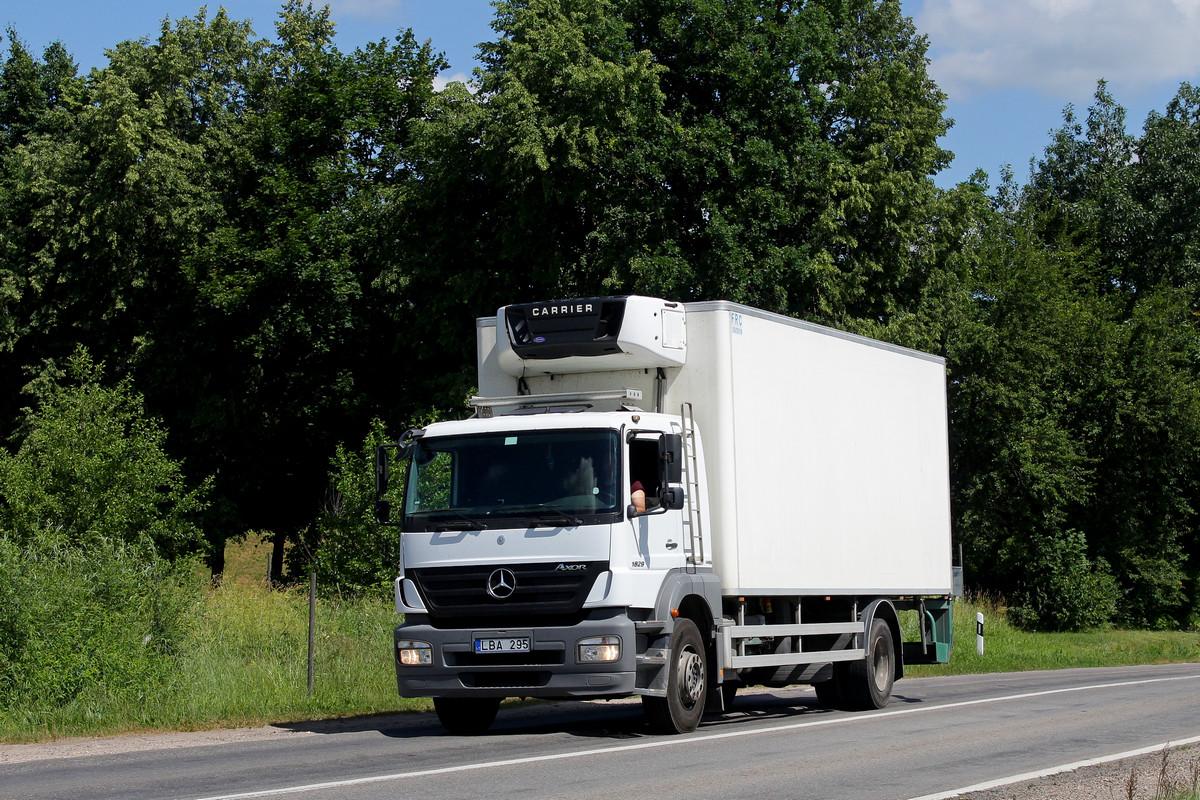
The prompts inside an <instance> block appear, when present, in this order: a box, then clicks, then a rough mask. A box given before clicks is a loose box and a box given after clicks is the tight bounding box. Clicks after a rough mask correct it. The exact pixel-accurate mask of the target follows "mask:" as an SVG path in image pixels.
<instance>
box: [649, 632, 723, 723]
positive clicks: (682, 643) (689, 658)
mask: <svg viewBox="0 0 1200 800" xmlns="http://www.w3.org/2000/svg"><path fill="white" fill-rule="evenodd" d="M670 648H671V655H670V661H669V662H668V664H667V696H666V697H649V696H646V695H643V696H642V709H643V710H644V711H645V714H646V721H647V722H649V723H650V727H651V728H653V729H654V730H655V731H657V732H659V733H689V732H691V731H694V730H696V726H698V725H699V724H700V718H701V717H702V716H704V701H705V697H706V695H707V693H708V659H707V657H706V656H705V651H704V640H703V639H702V638H701V637H700V630H699V629H698V628H697V627H696V623H694V622H692V621H691V620H690V619H679V620H676V622H675V630H674V631H672V632H671V642H670Z"/></svg>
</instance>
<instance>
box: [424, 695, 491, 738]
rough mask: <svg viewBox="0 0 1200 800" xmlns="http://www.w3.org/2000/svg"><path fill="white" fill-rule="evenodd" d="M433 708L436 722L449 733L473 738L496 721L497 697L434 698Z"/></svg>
mask: <svg viewBox="0 0 1200 800" xmlns="http://www.w3.org/2000/svg"><path fill="white" fill-rule="evenodd" d="M433 708H434V710H435V711H437V716H438V722H440V723H442V727H443V728H445V729H446V730H448V731H449V732H450V733H453V734H457V735H460V736H474V735H476V734H480V733H483V732H484V731H486V730H487V729H488V728H490V727H491V726H492V723H493V722H494V721H495V720H496V712H497V711H499V710H500V698H499V697H435V698H433Z"/></svg>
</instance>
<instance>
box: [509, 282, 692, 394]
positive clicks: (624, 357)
mask: <svg viewBox="0 0 1200 800" xmlns="http://www.w3.org/2000/svg"><path fill="white" fill-rule="evenodd" d="M501 330H503V331H505V332H506V333H507V336H500V335H497V337H496V340H497V341H496V347H497V350H498V353H497V355H498V361H499V365H500V368H501V369H502V370H503V371H504V372H506V373H507V374H509V375H512V376H513V377H516V378H519V377H522V376H526V375H535V374H540V373H551V374H557V375H562V374H566V373H574V372H607V371H612V370H624V369H643V368H645V369H653V368H656V367H679V366H682V365H683V363H684V361H685V359H686V356H687V324H686V318H685V316H684V310H683V305H682V304H680V303H668V302H667V301H665V300H659V299H657V298H654V297H640V296H638V295H628V296H625V297H581V298H576V299H573V300H554V301H550V302H542V303H520V304H516V305H511V306H504V307H503V308H501V309H500V310H499V312H498V313H497V315H496V331H497V333H499V332H500V331H501Z"/></svg>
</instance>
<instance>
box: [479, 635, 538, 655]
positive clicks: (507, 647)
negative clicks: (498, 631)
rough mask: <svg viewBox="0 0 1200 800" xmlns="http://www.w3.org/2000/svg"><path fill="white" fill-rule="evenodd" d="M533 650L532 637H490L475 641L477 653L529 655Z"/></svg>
mask: <svg viewBox="0 0 1200 800" xmlns="http://www.w3.org/2000/svg"><path fill="white" fill-rule="evenodd" d="M531 650H533V638H532V637H530V636H489V637H487V638H485V639H476V640H475V652H476V653H528V652H530V651H531Z"/></svg>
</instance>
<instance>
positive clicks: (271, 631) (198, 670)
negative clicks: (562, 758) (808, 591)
mask: <svg viewBox="0 0 1200 800" xmlns="http://www.w3.org/2000/svg"><path fill="white" fill-rule="evenodd" d="M269 552H270V547H269V545H267V544H263V543H261V542H259V541H256V540H255V539H253V538H252V539H248V540H247V541H245V542H242V543H240V544H237V545H231V546H230V548H229V554H228V564H229V566H228V572H227V575H226V579H225V581H224V582H223V583H222V584H221V585H220V586H219V587H216V588H213V587H211V586H209V585H208V584H207V581H206V580H205V576H204V575H203V573H202V571H201V570H199V569H197V571H196V573H195V575H194V576H193V578H192V582H191V588H190V589H189V590H188V593H187V600H186V601H185V606H183V607H181V608H180V613H179V614H178V615H177V618H176V619H177V621H178V622H179V624H180V625H181V626H182V630H181V631H180V633H179V637H178V639H177V646H176V647H175V648H173V650H172V652H170V653H160V654H159V656H158V658H157V659H151V660H149V661H148V662H147V663H150V662H153V663H154V665H155V666H154V667H153V670H152V671H151V672H147V673H146V674H145V676H144V677H148V678H149V679H150V680H143V681H140V682H138V681H125V682H119V681H113V680H108V681H105V682H103V683H93V684H91V685H87V686H81V687H78V690H77V691H76V692H75V693H74V694H72V695H71V696H69V697H67V696H65V695H64V696H61V697H60V698H59V702H50V703H48V702H43V701H42V700H41V699H39V698H38V697H32V696H31V697H30V698H29V699H28V700H26V701H24V702H18V703H16V704H13V705H11V706H7V707H5V708H3V709H0V741H4V742H32V741H45V740H50V739H56V738H63V737H71V736H100V735H113V734H121V733H132V732H147V731H168V730H171V731H178V730H203V729H210V728H222V727H245V726H255V725H264V724H287V723H290V722H299V721H306V720H312V719H323V718H336V717H346V716H357V715H368V714H380V713H392V712H397V711H427V710H430V709H431V708H432V706H431V704H430V703H429V701H427V700H406V699H402V698H400V697H398V696H397V694H396V684H395V673H394V672H393V667H392V660H391V636H392V628H393V627H394V626H395V625H396V624H397V617H396V616H395V612H394V609H393V607H392V602H391V598H388V597H384V596H382V595H380V594H375V595H373V596H361V597H358V598H344V599H339V598H336V597H328V596H326V597H321V598H320V600H319V601H318V603H317V614H316V648H315V670H314V676H313V694H312V696H309V694H308V687H307V636H308V597H307V593H306V591H304V590H303V589H299V588H296V589H280V588H272V587H269V586H268V584H267V582H266V571H267V568H268V567H267V562H268V558H269ZM978 612H982V613H983V614H984V615H985V620H986V622H985V643H986V646H985V652H984V655H983V656H979V655H978V654H977V653H976V650H975V615H976V613H978ZM121 629H124V630H126V631H131V630H132V631H140V630H141V627H139V623H138V621H137V620H131V619H124V620H113V621H112V622H110V623H109V624H108V625H107V626H105V627H103V628H101V629H98V630H97V636H102V635H109V634H111V633H113V632H114V631H117V630H121ZM911 635H912V634H906V636H911ZM135 638H136V639H137V643H136V644H137V646H138V647H139V648H140V647H143V646H142V645H141V641H142V638H143V637H142V635H141V634H138V635H137V636H136V637H135ZM97 645H98V640H97V639H92V640H89V641H75V642H72V643H71V646H72V647H93V648H95V647H97ZM64 646H65V645H64ZM145 649H152V648H150V647H149V645H146V646H145ZM1197 660H1200V632H1198V631H1144V630H1132V631H1129V630H1095V631H1090V632H1082V633H1031V632H1029V631H1024V630H1021V629H1019V628H1017V627H1014V626H1013V625H1012V624H1011V623H1010V622H1009V621H1008V618H1007V614H1006V612H1005V609H1004V608H1003V607H1002V606H1001V605H999V604H998V603H996V602H995V601H993V600H990V599H987V598H983V599H973V600H965V601H960V602H959V603H957V604H956V605H955V645H954V652H953V655H952V658H951V662H950V664H948V665H944V666H920V667H911V668H909V670H908V675H909V677H921V676H936V675H954V674H967V673H983V672H1008V671H1020V670H1034V669H1065V668H1070V667H1110V666H1122V665H1133V664H1153V663H1164V662H1181V661H1197ZM77 667H78V668H79V669H84V670H87V669H93V670H100V669H104V668H106V667H105V665H104V663H103V661H102V660H100V661H93V662H92V663H90V664H89V663H84V662H83V661H80V663H79V664H78V665H77Z"/></svg>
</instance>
